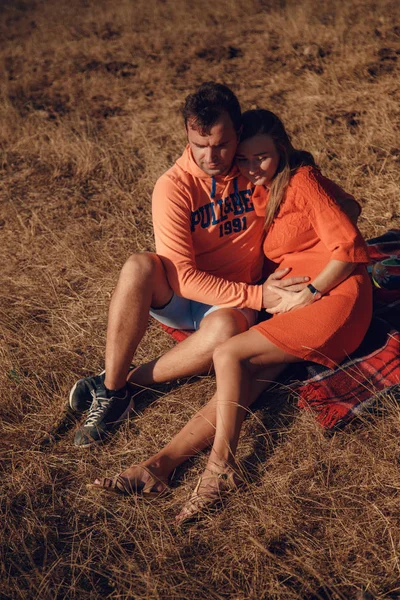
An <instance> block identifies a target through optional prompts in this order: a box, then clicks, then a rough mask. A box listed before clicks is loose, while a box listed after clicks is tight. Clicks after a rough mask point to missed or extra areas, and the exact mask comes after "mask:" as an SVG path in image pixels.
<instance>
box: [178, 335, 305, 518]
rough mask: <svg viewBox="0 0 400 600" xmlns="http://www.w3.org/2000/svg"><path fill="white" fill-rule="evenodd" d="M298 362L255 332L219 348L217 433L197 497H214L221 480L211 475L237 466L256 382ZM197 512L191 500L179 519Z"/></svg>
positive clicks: (217, 351)
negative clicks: (254, 380)
mask: <svg viewBox="0 0 400 600" xmlns="http://www.w3.org/2000/svg"><path fill="white" fill-rule="evenodd" d="M298 361H299V358H298V357H295V356H293V355H291V354H288V353H286V352H284V351H283V350H281V349H280V348H277V346H275V345H274V344H272V343H271V342H270V341H269V340H268V339H267V338H265V337H264V336H263V335H262V334H260V333H259V332H257V331H256V330H254V329H252V330H250V331H247V332H245V333H242V334H241V335H238V336H235V337H234V338H232V339H231V340H229V341H227V342H225V343H224V344H222V345H221V346H219V347H218V348H217V349H216V351H215V352H214V368H215V374H216V377H217V396H216V402H217V406H216V430H215V435H214V442H213V446H212V449H211V453H210V456H209V459H208V462H207V466H206V469H205V472H204V474H203V476H202V479H201V482H200V485H199V487H198V488H197V491H196V493H195V495H196V498H199V497H200V496H204V497H208V498H212V499H213V498H215V490H216V489H218V486H219V481H220V480H219V479H218V478H217V477H210V474H215V473H229V472H230V471H231V469H232V467H235V454H236V448H237V444H238V440H239V434H240V430H241V427H242V423H243V419H244V417H245V413H246V408H247V406H248V403H247V398H248V397H249V394H250V390H251V382H252V381H253V379H254V378H257V379H258V380H261V379H265V378H268V379H270V380H271V379H275V378H276V377H277V376H278V375H279V373H281V372H282V371H283V369H284V368H285V367H286V365H287V364H289V363H293V362H298ZM264 389H265V388H264ZM196 512H198V511H197V509H196V502H195V503H193V502H192V499H191V500H189V502H187V503H186V504H185V505H184V506H183V508H182V510H181V512H180V513H179V514H178V515H177V517H176V519H177V521H178V522H180V521H182V520H185V519H186V518H188V517H190V516H191V515H192V514H195V513H196Z"/></svg>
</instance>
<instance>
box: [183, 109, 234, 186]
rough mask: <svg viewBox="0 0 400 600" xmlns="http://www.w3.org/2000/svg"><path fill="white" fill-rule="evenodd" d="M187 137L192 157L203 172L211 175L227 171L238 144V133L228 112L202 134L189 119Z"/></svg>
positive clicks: (223, 173)
mask: <svg viewBox="0 0 400 600" xmlns="http://www.w3.org/2000/svg"><path fill="white" fill-rule="evenodd" d="M187 137H188V142H189V146H190V148H191V150H192V153H193V158H194V160H195V161H196V164H197V165H198V166H199V167H200V169H202V171H204V173H207V175H210V176H211V177H215V176H217V175H225V174H226V173H228V171H229V170H230V168H231V166H232V163H233V159H234V156H235V152H236V147H237V144H238V135H237V133H236V131H235V128H234V126H233V123H232V120H231V118H230V116H229V114H228V113H223V114H222V115H221V116H220V118H219V119H218V121H216V123H215V124H214V125H213V126H212V127H211V128H210V130H209V133H205V134H204V135H202V134H201V133H200V132H199V131H197V130H196V129H193V128H192V127H191V126H190V121H189V122H188V126H187Z"/></svg>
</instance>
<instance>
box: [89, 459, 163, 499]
mask: <svg viewBox="0 0 400 600" xmlns="http://www.w3.org/2000/svg"><path fill="white" fill-rule="evenodd" d="M140 468H141V469H143V471H145V472H146V473H147V474H148V475H149V476H150V478H149V480H148V481H147V482H146V483H145V484H144V486H143V487H138V486H137V485H135V484H134V483H132V482H130V481H129V480H128V479H126V478H125V477H122V475H116V476H115V477H112V478H110V477H102V478H101V479H99V483H88V484H87V485H86V487H87V489H88V490H91V491H93V490H94V491H96V492H107V493H109V494H118V495H120V496H143V497H145V498H158V497H159V496H162V495H163V494H166V493H167V492H168V491H169V489H170V488H169V486H168V484H167V483H166V482H165V481H163V480H162V479H159V478H158V477H156V475H154V474H153V473H152V472H151V471H150V470H149V469H148V468H147V467H142V466H141V465H140ZM160 483H161V484H162V488H161V489H160V490H153V488H154V486H155V485H156V484H160ZM139 485H140V484H139Z"/></svg>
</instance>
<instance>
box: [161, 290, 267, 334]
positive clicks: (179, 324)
mask: <svg viewBox="0 0 400 600" xmlns="http://www.w3.org/2000/svg"><path fill="white" fill-rule="evenodd" d="M220 308H223V307H222V306H212V305H211V304H203V303H202V302H196V301H195V300H187V299H186V298H181V297H180V296H177V295H176V294H174V295H173V296H172V298H171V300H170V301H169V302H168V304H167V305H166V306H163V307H162V308H151V309H150V314H151V316H152V317H154V318H155V319H157V321H159V322H160V323H163V324H164V325H167V327H173V328H174V329H190V330H193V329H195V330H196V329H198V328H199V327H200V323H201V321H202V319H204V317H206V316H207V315H209V314H210V313H212V312H214V311H215V310H219V309H220ZM235 310H238V311H239V312H241V313H242V314H243V315H244V316H245V317H246V319H247V322H248V324H249V327H252V325H254V324H255V323H256V320H257V315H258V313H257V311H256V310H253V309H252V308H235Z"/></svg>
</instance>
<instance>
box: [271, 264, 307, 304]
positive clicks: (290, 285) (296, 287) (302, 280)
mask: <svg viewBox="0 0 400 600" xmlns="http://www.w3.org/2000/svg"><path fill="white" fill-rule="evenodd" d="M288 273H289V269H278V270H277V271H275V272H274V273H272V274H271V275H270V276H269V277H268V279H267V281H266V282H265V283H264V284H263V286H262V287H263V303H262V307H263V308H266V309H267V310H268V309H269V308H273V307H274V306H277V305H278V304H279V303H280V302H281V300H282V298H281V296H280V295H279V294H278V293H277V292H276V290H274V287H275V288H281V289H285V290H288V291H290V292H301V291H302V290H304V288H305V287H306V286H307V282H308V281H310V278H309V277H287V278H286V279H282V278H283V277H285V275H287V274H288Z"/></svg>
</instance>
